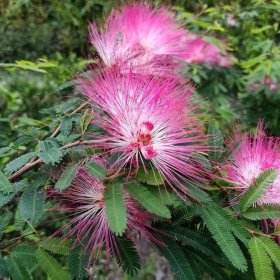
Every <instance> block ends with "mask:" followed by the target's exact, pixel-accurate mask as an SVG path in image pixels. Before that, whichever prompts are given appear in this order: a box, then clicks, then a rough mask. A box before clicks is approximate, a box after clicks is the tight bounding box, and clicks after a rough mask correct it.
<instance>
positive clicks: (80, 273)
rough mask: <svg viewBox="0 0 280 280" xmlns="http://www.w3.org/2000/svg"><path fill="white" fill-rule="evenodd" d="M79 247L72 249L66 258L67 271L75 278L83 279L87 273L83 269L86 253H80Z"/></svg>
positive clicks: (77, 279)
mask: <svg viewBox="0 0 280 280" xmlns="http://www.w3.org/2000/svg"><path fill="white" fill-rule="evenodd" d="M81 249H82V248H81V247H76V248H74V249H72V250H71V251H70V253H69V256H68V260H67V264H68V268H69V272H70V274H71V276H72V278H73V279H76V280H83V279H84V278H86V276H87V275H88V273H87V271H86V269H85V262H86V255H82V250H81Z"/></svg>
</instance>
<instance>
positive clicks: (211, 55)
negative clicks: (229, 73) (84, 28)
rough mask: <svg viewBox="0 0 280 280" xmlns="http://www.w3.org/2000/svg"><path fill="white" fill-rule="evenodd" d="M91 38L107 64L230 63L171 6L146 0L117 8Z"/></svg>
mask: <svg viewBox="0 0 280 280" xmlns="http://www.w3.org/2000/svg"><path fill="white" fill-rule="evenodd" d="M90 41H91V43H92V44H93V46H94V47H95V48H96V50H97V52H98V53H99V55H100V57H101V59H102V60H103V62H104V63H105V64H106V65H107V66H113V65H115V64H120V65H122V66H123V67H127V66H128V67H131V66H134V67H136V66H139V65H140V66H143V65H148V67H149V69H150V70H152V73H154V72H155V71H157V70H158V68H159V67H160V68H161V69H164V70H166V71H168V72H170V71H172V70H174V69H175V68H176V67H177V66H178V64H179V61H182V59H183V60H185V61H187V62H192V63H201V62H206V63H210V64H218V65H221V66H229V65H230V61H229V59H228V58H227V57H226V56H223V55H221V52H220V50H219V49H218V48H217V47H216V46H214V45H213V44H210V43H208V42H206V41H204V40H202V39H199V37H198V36H197V35H194V34H190V33H188V32H187V31H186V30H185V29H184V28H182V26H181V23H180V22H178V21H177V20H176V19H175V14H174V13H172V12H170V11H169V10H168V9H167V8H164V7H161V8H159V9H155V8H153V7H152V6H151V5H147V4H142V3H141V4H139V3H137V4H132V5H126V6H124V7H123V8H122V10H121V11H118V10H115V9H114V10H113V11H112V13H111V15H110V16H109V18H108V19H107V21H106V23H105V26H104V28H103V30H102V31H101V32H99V31H98V29H97V27H96V25H95V24H91V25H90ZM151 65H153V66H154V67H153V68H151ZM134 71H137V67H136V68H135V69H134ZM159 73H160V72H159Z"/></svg>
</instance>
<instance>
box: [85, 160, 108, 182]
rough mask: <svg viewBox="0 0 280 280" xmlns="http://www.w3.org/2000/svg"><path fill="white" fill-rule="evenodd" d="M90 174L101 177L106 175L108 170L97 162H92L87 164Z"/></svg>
mask: <svg viewBox="0 0 280 280" xmlns="http://www.w3.org/2000/svg"><path fill="white" fill-rule="evenodd" d="M86 167H87V170H88V172H89V174H90V175H91V176H92V177H93V178H97V179H101V178H103V177H105V176H106V174H107V170H106V169H105V168H104V167H103V166H101V165H100V164H98V163H96V162H90V163H87V164H86Z"/></svg>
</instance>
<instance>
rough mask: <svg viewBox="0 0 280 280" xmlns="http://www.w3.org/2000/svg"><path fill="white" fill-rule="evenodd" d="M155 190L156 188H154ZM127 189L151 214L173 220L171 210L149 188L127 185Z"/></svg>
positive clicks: (134, 184) (136, 184) (135, 184)
mask: <svg viewBox="0 0 280 280" xmlns="http://www.w3.org/2000/svg"><path fill="white" fill-rule="evenodd" d="M153 188H154V187H153ZM126 189H127V190H128V192H129V193H130V194H131V195H132V197H133V198H134V199H135V200H137V201H138V202H139V203H140V204H141V205H142V206H143V207H145V208H146V209H147V210H148V211H149V212H151V213H154V214H156V215H158V216H160V217H163V218H171V214H170V211H169V209H168V208H167V207H166V206H165V205H164V204H163V202H162V201H161V198H160V197H156V196H155V195H153V193H151V192H150V190H149V189H148V188H146V187H145V186H143V185H141V184H139V183H131V184H129V185H126Z"/></svg>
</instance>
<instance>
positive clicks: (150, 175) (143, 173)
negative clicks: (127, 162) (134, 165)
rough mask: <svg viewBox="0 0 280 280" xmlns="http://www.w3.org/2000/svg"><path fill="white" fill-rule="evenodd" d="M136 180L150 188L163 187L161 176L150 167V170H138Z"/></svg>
mask: <svg viewBox="0 0 280 280" xmlns="http://www.w3.org/2000/svg"><path fill="white" fill-rule="evenodd" d="M137 180H138V181H140V182H142V183H146V184H148V185H151V186H160V185H163V183H164V181H163V178H162V175H161V174H160V173H159V172H158V171H157V170H156V169H155V168H153V167H152V166H151V167H150V168H146V170H144V168H140V169H139V171H138V173H137Z"/></svg>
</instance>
